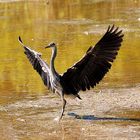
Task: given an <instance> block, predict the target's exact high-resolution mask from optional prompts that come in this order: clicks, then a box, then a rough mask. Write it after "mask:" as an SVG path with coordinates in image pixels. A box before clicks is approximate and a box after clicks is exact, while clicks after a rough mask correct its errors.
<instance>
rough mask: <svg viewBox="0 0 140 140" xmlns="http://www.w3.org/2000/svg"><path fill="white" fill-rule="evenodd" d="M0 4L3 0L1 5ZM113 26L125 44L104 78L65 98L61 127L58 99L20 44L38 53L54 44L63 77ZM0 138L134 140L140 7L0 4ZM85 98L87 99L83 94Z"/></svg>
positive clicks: (139, 133) (138, 132) (139, 127)
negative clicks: (84, 90)
mask: <svg viewBox="0 0 140 140" xmlns="http://www.w3.org/2000/svg"><path fill="white" fill-rule="evenodd" d="M0 2H1V1H0ZM112 24H115V25H117V26H119V27H120V28H121V29H123V32H124V34H125V36H124V42H123V44H122V47H121V50H120V51H119V55H118V57H117V59H116V61H115V62H114V64H113V67H112V69H111V70H110V72H109V73H108V74H107V75H106V76H105V78H104V80H103V81H102V82H101V83H100V84H99V85H98V86H97V87H96V88H95V89H94V90H90V91H87V92H85V93H81V94H80V95H81V96H82V99H83V100H82V101H78V100H70V101H69V102H68V106H67V108H66V112H65V114H66V115H65V116H64V118H63V120H62V121H61V122H60V123H57V122H55V121H54V119H55V118H56V117H57V116H58V115H59V113H60V108H61V102H60V99H59V98H58V97H57V96H55V95H53V94H49V93H50V92H49V91H48V90H47V89H46V88H45V87H44V85H43V83H42V81H41V79H40V77H39V76H38V74H37V73H36V72H35V71H34V70H33V68H32V67H31V65H30V64H29V62H28V61H27V59H26V57H25V55H24V53H23V49H22V47H21V46H20V44H19V43H18V41H17V38H18V36H19V35H20V36H21V37H22V39H23V41H24V42H25V44H27V45H29V46H31V47H32V48H33V49H35V50H37V51H39V52H41V53H43V58H44V59H45V60H46V61H47V62H49V58H50V54H51V51H50V50H45V49H44V46H46V45H47V44H48V43H50V42H52V41H54V42H56V43H58V56H57V59H56V61H55V65H56V69H57V71H58V72H59V73H63V72H64V71H65V70H66V69H67V68H68V67H70V66H71V65H73V64H74V63H75V62H76V61H78V60H79V59H80V58H81V57H82V55H83V54H84V53H85V51H86V50H87V49H88V47H89V46H90V45H95V44H96V42H97V41H98V40H99V39H100V38H101V36H102V35H103V34H104V32H105V31H106V29H107V27H108V25H112ZM0 27H1V30H0V42H1V48H0V91H1V92H0V126H1V127H0V136H1V138H2V139H3V140H7V139H8V140H12V139H14V140H16V139H23V140H24V139H34V140H45V139H64V140H67V139H80V140H81V139H83V140H85V139H93V138H94V139H122V140H124V139H139V137H140V111H139V110H140V103H139V100H140V96H139V94H140V93H139V91H140V57H139V55H140V47H139V46H140V43H139V42H140V41H139V38H140V2H139V1H137V0H135V1H133V0H130V1H129V2H128V1H126V0H124V1H122V0H113V1H111V0H107V1H104V0H97V1H92V0H87V1H82V0H81V1H78V0H72V1H69V0H65V1H63V2H62V1H60V0H58V1H54V0H51V1H32V2H31V1H29V2H27V1H26V2H24V1H11V2H8V1H5V2H4V1H2V2H1V3H0ZM87 93H88V94H87Z"/></svg>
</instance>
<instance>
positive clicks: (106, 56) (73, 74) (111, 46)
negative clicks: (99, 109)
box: [60, 25, 123, 94]
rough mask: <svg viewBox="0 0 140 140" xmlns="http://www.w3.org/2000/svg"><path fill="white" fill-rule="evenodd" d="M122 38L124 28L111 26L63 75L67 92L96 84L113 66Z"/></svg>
mask: <svg viewBox="0 0 140 140" xmlns="http://www.w3.org/2000/svg"><path fill="white" fill-rule="evenodd" d="M122 38H123V34H122V30H119V28H118V27H117V28H116V27H114V25H113V26H109V27H108V29H107V31H106V33H105V34H104V36H103V37H102V38H101V39H100V41H99V42H98V43H97V44H96V45H95V47H90V48H89V49H88V50H87V52H86V54H85V55H84V57H83V58H82V59H81V60H80V61H79V62H77V63H76V64H75V65H74V66H72V67H71V68H69V69H68V70H67V71H66V72H65V73H64V74H63V75H62V77H61V80H60V82H61V85H62V86H63V88H64V90H65V92H66V93H68V94H70V93H72V94H77V93H78V92H79V91H80V90H83V91H85V90H86V89H90V87H94V86H96V84H98V83H99V81H100V80H101V79H102V78H103V77H104V75H105V74H106V73H107V72H108V71H109V69H110V68H111V63H112V62H113V61H114V59H115V58H116V55H117V53H118V50H119V48H120V46H121V42H122V40H123V39H122Z"/></svg>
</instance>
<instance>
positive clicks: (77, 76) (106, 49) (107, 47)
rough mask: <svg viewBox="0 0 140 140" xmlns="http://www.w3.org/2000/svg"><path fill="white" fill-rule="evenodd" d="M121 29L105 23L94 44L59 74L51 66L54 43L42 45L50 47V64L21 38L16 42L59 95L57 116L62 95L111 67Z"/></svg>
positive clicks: (74, 91)
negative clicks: (98, 38)
mask: <svg viewBox="0 0 140 140" xmlns="http://www.w3.org/2000/svg"><path fill="white" fill-rule="evenodd" d="M123 36H124V35H123V34H122V30H119V28H118V27H117V28H115V27H114V25H113V26H109V27H108V29H107V31H106V33H105V34H104V36H103V37H102V38H101V39H100V41H99V42H98V43H97V44H96V45H95V47H93V46H91V47H90V48H89V49H88V50H87V52H86V54H85V55H84V57H83V58H82V59H81V60H80V61H78V62H77V63H76V64H75V65H74V66H72V67H71V68H69V69H68V70H67V71H66V72H65V73H64V74H63V75H59V74H58V73H57V72H56V70H55V68H54V59H55V57H56V54H57V48H56V45H55V43H51V44H49V45H48V46H47V47H46V48H52V57H51V61H50V66H49V65H48V64H47V63H46V62H45V61H43V60H42V59H41V54H40V53H38V52H36V51H34V50H31V49H30V48H28V47H26V46H25V45H24V44H23V42H22V40H21V38H20V37H19V41H20V43H21V44H22V45H23V47H24V50H25V51H24V53H25V54H26V55H27V58H28V59H29V61H30V63H31V64H32V66H33V68H34V69H35V70H36V71H37V72H38V73H39V75H40V76H41V78H42V80H43V82H44V84H45V85H46V86H47V87H48V89H50V90H51V91H52V92H54V93H58V94H59V95H60V97H61V99H62V102H63V105H62V112H61V116H60V119H61V118H62V116H63V113H64V109H65V105H66V100H65V98H64V95H65V94H67V95H74V96H75V97H78V98H79V99H81V98H80V96H79V95H78V92H79V91H80V90H83V91H85V90H86V89H88V90H89V89H90V87H94V86H96V84H98V83H99V82H100V81H101V80H102V78H103V77H104V75H105V74H106V73H107V72H108V71H109V69H110V68H111V64H112V62H113V61H114V59H115V58H116V55H117V54H118V50H119V48H120V46H121V42H122V40H123V39H122V38H123Z"/></svg>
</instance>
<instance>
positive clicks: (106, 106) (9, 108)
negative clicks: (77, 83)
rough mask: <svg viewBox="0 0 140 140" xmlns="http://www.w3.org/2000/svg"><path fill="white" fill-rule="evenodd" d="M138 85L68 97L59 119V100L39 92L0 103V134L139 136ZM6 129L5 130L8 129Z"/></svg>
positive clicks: (76, 138)
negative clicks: (57, 118) (17, 99)
mask: <svg viewBox="0 0 140 140" xmlns="http://www.w3.org/2000/svg"><path fill="white" fill-rule="evenodd" d="M139 91H140V86H136V87H131V88H116V89H104V90H102V91H100V92H99V91H89V92H87V93H81V97H82V99H83V100H82V101H78V100H70V101H69V103H68V105H67V108H66V112H65V116H64V117H63V119H62V120H61V121H60V122H56V121H55V120H54V119H55V118H56V117H57V116H58V115H59V113H60V107H61V102H60V99H59V98H57V97H55V96H50V95H48V96H47V97H45V96H40V97H38V98H35V99H30V98H29V99H28V98H26V99H24V100H22V101H17V102H15V103H12V104H9V105H6V106H1V107H0V109H1V111H0V115H1V116H5V117H2V119H0V125H1V128H0V135H1V136H2V138H3V140H4V139H10V140H15V139H35V140H38V139H39V140H45V139H63V140H68V139H73V140H85V139H88V140H90V139H91V140H92V139H93V138H94V139H113V140H114V139H115V140H118V139H119V140H125V139H126V140H129V139H135V140H139V138H140V102H139V101H140V96H139ZM7 132H8V133H7Z"/></svg>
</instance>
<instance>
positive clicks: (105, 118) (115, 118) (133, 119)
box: [68, 113, 140, 122]
mask: <svg viewBox="0 0 140 140" xmlns="http://www.w3.org/2000/svg"><path fill="white" fill-rule="evenodd" d="M68 115H69V116H73V117H75V118H76V119H81V120H104V121H106V120H108V121H137V122H140V118H124V117H119V118H117V117H95V116H94V115H78V114H76V113H68Z"/></svg>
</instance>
